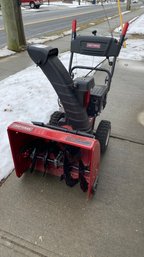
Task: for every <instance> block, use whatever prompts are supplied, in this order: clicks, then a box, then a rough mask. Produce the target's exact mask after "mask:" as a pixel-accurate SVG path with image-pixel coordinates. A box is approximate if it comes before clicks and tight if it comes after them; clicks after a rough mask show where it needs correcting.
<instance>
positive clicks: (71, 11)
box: [0, 4, 125, 47]
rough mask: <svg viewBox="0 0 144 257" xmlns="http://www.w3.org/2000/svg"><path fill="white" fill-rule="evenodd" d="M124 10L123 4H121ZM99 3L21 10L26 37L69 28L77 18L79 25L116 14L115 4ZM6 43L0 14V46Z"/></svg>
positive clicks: (29, 37) (39, 35) (48, 33)
mask: <svg viewBox="0 0 144 257" xmlns="http://www.w3.org/2000/svg"><path fill="white" fill-rule="evenodd" d="M122 6H123V7H122V9H123V10H125V4H123V5H122ZM104 9H105V11H104ZM104 9H103V7H102V6H100V5H92V6H90V7H80V8H67V7H65V8H58V10H56V9H55V10H53V9H50V8H49V7H46V8H43V9H42V8H41V9H40V10H30V9H26V10H22V17H23V23H24V30H25V35H26V39H27V40H28V39H31V38H39V37H42V36H48V35H51V34H55V33H58V32H59V33H60V31H63V30H69V29H70V28H71V21H72V20H73V19H77V21H78V24H79V26H82V25H86V24H87V25H88V24H90V25H91V23H95V22H98V21H100V20H101V19H103V18H106V16H107V17H112V16H114V15H117V14H118V11H117V5H115V4H110V5H105V6H104ZM5 45H6V32H5V31H4V28H3V21H2V16H0V47H3V46H5Z"/></svg>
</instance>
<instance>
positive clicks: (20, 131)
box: [8, 122, 100, 197]
mask: <svg viewBox="0 0 144 257" xmlns="http://www.w3.org/2000/svg"><path fill="white" fill-rule="evenodd" d="M8 136H9V141H10V146H11V152H12V156H13V161H14V166H15V171H16V175H17V176H18V177H21V176H22V174H23V173H24V172H26V171H27V170H28V169H29V167H30V164H31V160H30V158H27V157H26V156H25V155H24V154H23V152H22V149H23V148H24V147H25V146H26V145H28V144H29V143H32V142H33V141H34V140H36V139H41V140H42V141H43V142H46V143H47V142H50V141H52V142H56V143H57V144H58V145H59V146H60V147H61V148H64V146H65V145H71V146H75V147H78V148H80V150H81V158H82V161H83V163H84V165H85V166H87V167H88V170H87V171H86V172H85V175H84V176H85V179H86V181H87V182H88V197H90V196H91V193H92V187H93V184H94V182H95V180H96V177H97V175H98V170H99V162H100V146H99V142H98V141H97V140H95V139H94V138H89V137H84V136H79V135H76V134H71V133H65V132H63V131H59V130H54V129H49V128H44V127H38V126H35V125H32V124H27V123H22V122H14V123H12V124H11V125H10V126H9V127H8ZM35 169H36V170H39V171H41V172H43V171H44V170H43V162H42V161H41V160H38V161H37V163H36V167H35ZM46 173H50V174H52V175H55V176H61V175H62V174H63V167H58V168H56V167H55V166H53V165H52V164H50V165H49V166H48V168H47V170H46ZM71 174H72V177H73V178H78V176H79V171H78V169H76V168H73V170H72V172H71Z"/></svg>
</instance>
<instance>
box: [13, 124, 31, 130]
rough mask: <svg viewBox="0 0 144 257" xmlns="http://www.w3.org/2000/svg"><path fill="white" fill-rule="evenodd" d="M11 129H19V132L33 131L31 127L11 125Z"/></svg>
mask: <svg viewBox="0 0 144 257" xmlns="http://www.w3.org/2000/svg"><path fill="white" fill-rule="evenodd" d="M12 128H15V129H19V130H25V131H28V132H31V131H32V130H33V127H30V126H27V125H22V124H13V125H12Z"/></svg>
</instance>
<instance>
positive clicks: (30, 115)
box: [0, 15, 144, 180]
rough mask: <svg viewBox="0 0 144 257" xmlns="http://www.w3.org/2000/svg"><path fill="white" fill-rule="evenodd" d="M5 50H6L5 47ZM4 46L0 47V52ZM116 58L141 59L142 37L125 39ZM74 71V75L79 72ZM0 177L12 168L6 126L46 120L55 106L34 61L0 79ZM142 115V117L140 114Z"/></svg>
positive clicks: (142, 29)
mask: <svg viewBox="0 0 144 257" xmlns="http://www.w3.org/2000/svg"><path fill="white" fill-rule="evenodd" d="M143 23H144V15H142V16H141V17H139V18H138V19H136V20H135V21H133V22H132V23H131V24H130V28H129V33H130V32H131V33H132V34H133V33H139V34H144V26H143ZM5 51H6V50H5ZM2 52H3V50H0V56H1V53H2ZM119 58H127V59H131V60H144V40H142V39H128V40H127V47H126V48H123V49H122V50H121V53H120V56H119ZM60 59H61V61H62V62H63V64H64V65H65V66H66V67H68V60H69V52H66V53H64V54H62V55H61V56H60ZM75 61H76V64H77V65H78V63H77V62H78V61H79V63H83V65H84V62H86V64H87V65H90V66H95V65H96V63H98V62H99V61H100V59H99V58H96V57H89V58H88V56H86V57H84V56H82V57H81V56H78V57H77V58H76V59H75ZM82 75H83V74H82V73H80V71H77V74H76V76H82ZM0 102H1V105H0V117H1V127H0V141H1V144H0V158H1V160H2V162H1V166H0V180H2V179H3V178H6V177H7V176H8V175H9V174H10V173H11V171H12V169H13V161H12V157H11V152H10V147H9V142H8V136H7V127H8V125H10V124H11V123H12V122H14V121H24V122H31V121H32V120H33V121H34V120H35V121H42V122H48V120H49V117H50V115H51V113H52V112H53V111H55V110H57V109H58V104H57V95H56V93H55V92H54V90H53V87H52V86H51V84H50V83H49V81H48V80H47V78H46V77H45V75H44V74H43V73H42V71H41V70H40V69H39V68H38V67H36V66H35V65H33V66H31V67H28V68H27V69H25V70H22V71H20V72H18V73H16V74H14V75H13V76H10V77H8V78H6V79H4V80H2V81H0ZM140 118H141V117H140Z"/></svg>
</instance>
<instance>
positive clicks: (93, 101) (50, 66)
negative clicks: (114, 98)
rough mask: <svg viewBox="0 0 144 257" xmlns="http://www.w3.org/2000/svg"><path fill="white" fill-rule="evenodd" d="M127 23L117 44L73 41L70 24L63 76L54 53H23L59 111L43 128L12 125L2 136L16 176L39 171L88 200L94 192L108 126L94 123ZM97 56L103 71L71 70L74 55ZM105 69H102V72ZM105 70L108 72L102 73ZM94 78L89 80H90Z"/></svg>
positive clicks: (32, 49) (42, 49)
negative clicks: (49, 89) (102, 59)
mask: <svg viewBox="0 0 144 257" xmlns="http://www.w3.org/2000/svg"><path fill="white" fill-rule="evenodd" d="M128 25H129V24H128V23H126V24H125V25H124V28H123V30H122V34H121V36H120V39H119V40H117V39H116V38H113V37H100V36H97V35H96V31H94V32H93V34H94V35H91V36H87V35H86V36H83V35H79V36H77V35H76V20H74V21H73V22H72V39H71V55H70V62H69V71H67V70H66V68H65V67H64V65H63V64H62V62H61V61H60V60H59V58H58V49H57V48H52V47H46V46H40V45H29V46H28V48H27V51H28V53H29V56H30V57H31V58H32V60H33V61H34V62H35V63H36V64H37V65H38V66H39V67H40V68H41V69H42V71H43V72H44V74H45V75H46V77H47V78H48V80H49V81H50V82H51V84H52V86H53V88H54V89H55V91H56V93H57V95H58V97H59V102H60V105H61V107H60V108H61V109H60V110H58V111H55V112H54V113H53V114H52V115H51V117H50V120H49V122H48V124H44V123H42V122H32V123H31V124H27V123H23V122H14V123H12V124H11V125H10V126H9V127H8V136H9V141H10V146H11V152H12V156H13V161H14V167H15V171H16V175H17V176H18V177H21V176H22V174H23V173H25V172H27V171H30V172H33V171H34V170H35V171H40V172H42V173H43V175H44V174H47V173H48V174H51V175H55V176H58V177H59V178H60V180H65V182H66V184H67V185H68V186H70V187H73V186H75V185H76V184H78V183H79V185H80V187H81V189H82V191H83V192H87V194H88V198H90V197H91V196H92V195H93V193H94V192H95V190H96V187H97V183H98V176H99V164H100V155H101V154H103V153H104V152H105V151H106V149H107V146H108V142H109V137H110V131H111V123H110V122H109V121H107V120H102V121H101V122H100V123H99V125H98V126H97V129H95V121H96V117H97V116H98V115H99V114H100V113H101V111H102V110H103V109H104V108H105V106H106V102H107V95H108V92H109V90H110V85H111V81H112V77H113V74H114V69H115V64H116V59H117V57H118V55H119V52H120V50H121V47H122V45H123V42H124V40H125V35H126V31H127V29H128ZM77 53H78V54H82V55H89V56H102V57H105V60H106V61H107V66H106V65H104V67H103V65H102V66H100V65H97V66H95V67H89V66H82V65H80V66H73V57H74V55H75V54H77ZM105 67H106V68H105ZM107 67H108V68H107ZM75 69H85V70H88V74H87V75H85V76H83V77H77V78H74V70H75ZM92 71H95V72H97V71H99V72H102V73H103V74H105V75H104V76H105V82H104V85H96V84H95V81H96V75H91V74H92V73H91V72H92ZM94 76H95V80H94Z"/></svg>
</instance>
